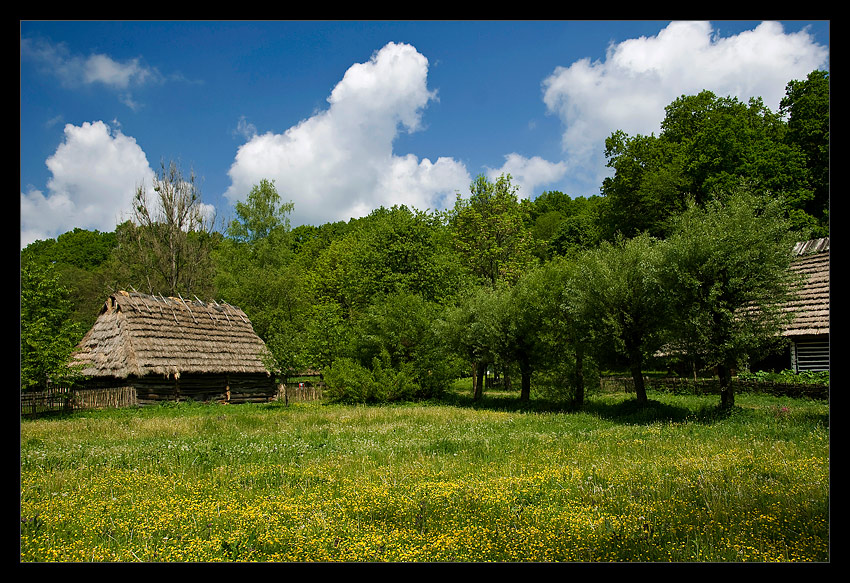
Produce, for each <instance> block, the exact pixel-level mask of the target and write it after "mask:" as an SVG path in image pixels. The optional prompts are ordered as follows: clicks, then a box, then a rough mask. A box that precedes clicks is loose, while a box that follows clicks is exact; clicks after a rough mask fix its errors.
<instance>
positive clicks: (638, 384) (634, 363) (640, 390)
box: [629, 354, 647, 403]
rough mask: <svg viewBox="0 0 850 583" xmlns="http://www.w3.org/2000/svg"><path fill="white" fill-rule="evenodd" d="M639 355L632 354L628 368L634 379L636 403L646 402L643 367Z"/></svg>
mask: <svg viewBox="0 0 850 583" xmlns="http://www.w3.org/2000/svg"><path fill="white" fill-rule="evenodd" d="M641 360H642V359H641V357H640V355H639V354H638V355H632V356H631V358H630V359H629V368H630V369H631V371H632V379H633V380H634V381H635V393H636V394H637V400H638V403H646V402H647V398H646V386H645V385H644V383H643V369H642V367H641Z"/></svg>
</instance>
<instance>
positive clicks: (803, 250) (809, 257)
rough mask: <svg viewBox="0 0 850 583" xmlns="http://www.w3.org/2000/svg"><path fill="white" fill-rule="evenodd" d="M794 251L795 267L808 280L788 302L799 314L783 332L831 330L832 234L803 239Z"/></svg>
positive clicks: (803, 333)
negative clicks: (830, 236)
mask: <svg viewBox="0 0 850 583" xmlns="http://www.w3.org/2000/svg"><path fill="white" fill-rule="evenodd" d="M794 253H795V255H796V256H797V257H796V258H795V259H794V261H793V262H792V263H791V270H792V271H794V272H796V273H799V274H801V275H803V276H805V281H804V283H803V286H802V288H801V289H800V291H799V293H798V294H797V298H796V299H795V300H793V301H792V302H790V303H789V305H788V308H789V309H791V310H793V311H794V313H795V316H794V320H793V321H792V322H791V324H789V325H788V326H786V328H785V329H784V330H783V335H784V336H789V337H793V336H820V335H824V334H829V237H825V238H823V239H813V240H811V241H802V242H800V243H798V244H797V245H796V246H795V248H794Z"/></svg>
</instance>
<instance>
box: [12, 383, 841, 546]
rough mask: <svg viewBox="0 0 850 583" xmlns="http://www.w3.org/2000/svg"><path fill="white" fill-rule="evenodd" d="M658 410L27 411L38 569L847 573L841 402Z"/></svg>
mask: <svg viewBox="0 0 850 583" xmlns="http://www.w3.org/2000/svg"><path fill="white" fill-rule="evenodd" d="M651 398H652V401H651V403H650V406H649V407H646V408H639V407H637V406H636V405H635V403H634V402H633V401H632V400H631V399H630V398H629V397H627V396H625V395H622V394H620V395H598V396H594V397H593V398H592V399H590V400H589V402H588V403H587V406H586V407H585V409H584V410H582V411H579V412H577V411H569V410H557V409H556V408H553V407H551V406H549V405H544V404H541V403H534V402H532V404H531V405H529V406H526V407H524V408H520V407H518V406H517V405H516V401H515V397H513V396H512V397H510V398H498V397H491V398H488V399H487V400H485V402H483V403H478V404H475V405H474V406H473V404H472V403H471V402H469V401H468V400H466V399H465V398H464V397H456V399H455V400H454V401H452V402H450V403H446V402H444V403H430V404H403V405H393V406H343V405H326V404H320V403H312V404H297V405H290V406H288V407H287V406H282V405H278V404H269V405H238V406H225V405H190V404H182V405H179V406H167V407H149V408H144V409H125V410H114V411H101V412H90V413H76V414H74V415H72V416H68V417H65V418H59V419H44V420H23V421H22V422H21V560H22V561H665V562H666V561H827V560H829V518H828V517H829V427H828V405H827V404H825V403H820V402H815V401H802V400H791V399H778V398H771V397H755V396H747V395H739V396H737V397H736V404H737V407H736V408H735V409H734V410H733V411H732V412H731V413H728V414H726V413H720V412H719V411H718V410H717V408H716V407H715V404H716V397H714V396H711V397H700V396H673V395H662V394H651Z"/></svg>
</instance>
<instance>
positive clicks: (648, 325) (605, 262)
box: [572, 234, 667, 403]
mask: <svg viewBox="0 0 850 583" xmlns="http://www.w3.org/2000/svg"><path fill="white" fill-rule="evenodd" d="M662 262H663V255H662V252H661V245H660V243H659V242H658V241H657V240H655V239H653V238H652V237H650V236H649V235H646V234H642V235H639V236H637V237H634V238H632V239H618V240H617V241H616V242H614V243H610V242H607V241H605V242H603V243H602V244H601V245H600V246H599V247H598V248H596V249H591V250H589V251H586V252H585V253H583V254H582V255H581V256H580V258H578V259H577V266H576V269H577V271H576V273H575V274H574V277H576V278H577V279H576V281H575V285H574V287H573V288H572V292H573V293H574V294H575V298H573V299H574V301H575V302H576V304H577V305H580V306H582V307H581V311H582V312H583V313H584V314H587V315H588V320H587V325H588V326H589V327H590V328H591V329H592V331H593V335H594V338H595V340H596V341H597V342H599V344H600V346H601V347H605V348H607V349H609V350H610V351H611V352H613V353H616V354H619V355H621V356H623V357H625V358H626V359H627V360H628V365H629V370H630V372H631V375H632V379H633V380H634V383H635V392H636V394H637V400H638V402H639V403H646V402H647V395H646V388H645V386H644V380H643V368H644V366H645V363H646V361H647V358H648V357H649V356H650V355H652V354H653V353H654V352H655V351H656V350H657V349H658V348H660V347H661V345H662V343H663V340H664V333H665V326H666V323H667V303H666V302H667V295H666V294H665V293H664V289H663V288H662V280H661V273H662V271H663V269H664V265H663V263H662Z"/></svg>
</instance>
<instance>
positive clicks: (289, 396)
mask: <svg viewBox="0 0 850 583" xmlns="http://www.w3.org/2000/svg"><path fill="white" fill-rule="evenodd" d="M324 387H325V383H323V382H315V383H312V382H305V383H284V384H282V385H280V387H279V389H278V393H277V398H278V400H280V401H284V402H285V403H297V402H303V401H320V400H321V399H322V391H323V389H324Z"/></svg>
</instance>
